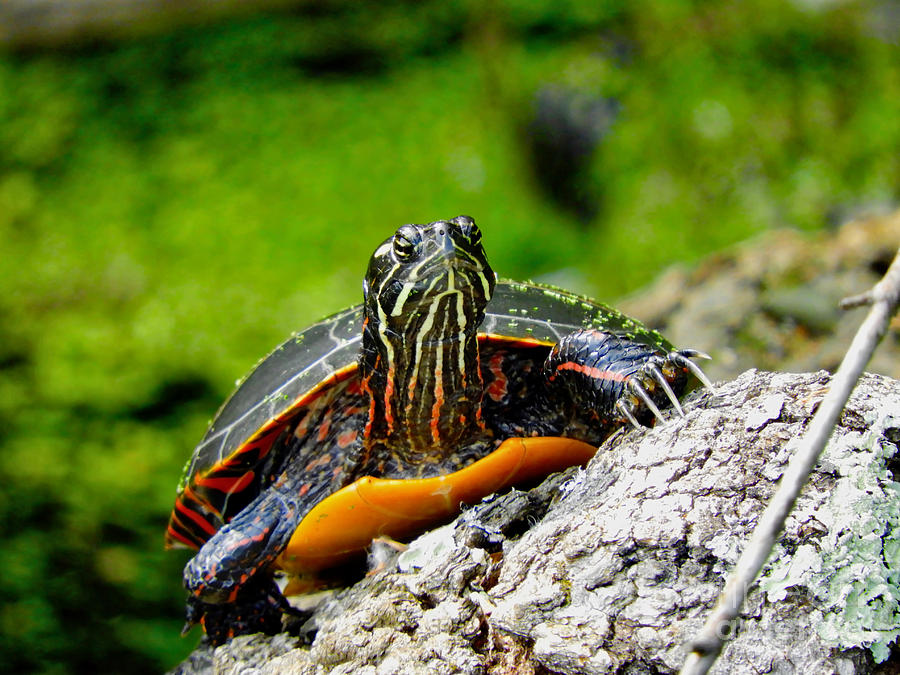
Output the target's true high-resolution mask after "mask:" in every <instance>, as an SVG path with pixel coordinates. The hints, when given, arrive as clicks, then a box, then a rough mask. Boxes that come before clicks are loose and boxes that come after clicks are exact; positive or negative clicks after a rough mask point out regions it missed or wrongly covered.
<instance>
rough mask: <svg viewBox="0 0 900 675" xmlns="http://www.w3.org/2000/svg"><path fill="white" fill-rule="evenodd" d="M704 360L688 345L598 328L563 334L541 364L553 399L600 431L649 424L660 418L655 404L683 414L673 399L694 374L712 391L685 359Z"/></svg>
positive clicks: (702, 375) (697, 368)
mask: <svg viewBox="0 0 900 675" xmlns="http://www.w3.org/2000/svg"><path fill="white" fill-rule="evenodd" d="M694 357H705V358H709V357H708V356H706V355H705V354H703V353H702V352H699V351H696V350H693V349H684V350H680V351H670V352H668V353H666V352H665V351H662V350H660V349H656V348H654V347H652V346H649V345H647V344H644V343H641V342H635V341H633V340H629V339H627V338H624V337H621V336H618V335H614V334H612V333H606V332H603V331H599V330H579V331H575V332H574V333H570V334H569V335H567V336H565V337H564V338H563V339H562V340H560V341H559V343H558V344H557V345H556V346H555V347H554V348H553V350H552V351H551V352H550V355H549V356H548V357H547V360H546V362H545V363H544V368H543V371H544V377H545V379H546V382H547V387H548V392H549V393H550V395H551V396H553V397H561V398H562V399H564V400H566V399H567V400H568V401H569V402H570V404H571V405H572V406H573V409H572V414H573V415H574V417H575V418H576V419H579V420H583V421H584V422H585V423H587V424H588V425H590V426H593V427H595V428H597V427H598V426H599V427H600V429H601V432H604V433H603V435H604V436H605V435H607V433H608V432H610V431H612V430H613V429H614V428H617V427H618V426H620V425H621V424H624V423H631V424H632V425H633V426H635V427H638V426H640V425H645V426H646V425H649V424H650V423H651V422H652V420H653V418H654V417H655V418H657V419H660V420H662V419H663V417H662V413H661V411H660V408H667V407H669V406H672V407H674V408H675V410H676V411H677V412H678V413H679V414H684V413H683V411H682V409H681V405H680V403H679V402H678V399H679V398H680V397H681V396H682V395H683V394H684V391H685V388H686V386H687V382H688V374H689V373H693V374H694V375H695V376H696V377H697V378H698V379H699V380H700V381H701V382H702V383H703V384H704V385H705V386H707V387H708V388H709V389H711V390H712V383H711V382H710V381H709V379H708V378H707V377H706V375H705V374H704V373H703V371H702V370H700V368H699V367H698V366H697V365H696V364H695V363H693V362H692V361H691V360H690V359H691V358H694Z"/></svg>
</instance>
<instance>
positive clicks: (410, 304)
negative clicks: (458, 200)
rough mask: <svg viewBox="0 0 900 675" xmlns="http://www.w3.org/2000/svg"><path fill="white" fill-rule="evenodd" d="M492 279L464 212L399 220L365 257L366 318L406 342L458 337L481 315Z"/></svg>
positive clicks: (473, 227) (478, 236)
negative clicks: (422, 221) (419, 221)
mask: <svg viewBox="0 0 900 675" xmlns="http://www.w3.org/2000/svg"><path fill="white" fill-rule="evenodd" d="M495 282H496V280H495V276H494V271H493V270H492V269H491V266H490V264H488V261H487V258H486V257H485V254H484V248H483V247H482V245H481V231H480V230H479V229H478V226H477V225H476V224H475V221H474V220H472V219H471V218H469V217H468V216H459V217H457V218H453V219H452V220H439V221H437V222H434V223H429V224H428V225H403V226H402V227H400V228H399V229H398V230H397V231H396V232H395V233H394V235H393V236H392V237H390V238H388V239H387V240H386V241H385V242H384V243H383V244H381V246H379V247H378V248H377V249H376V250H375V253H374V254H372V258H371V260H370V261H369V270H368V272H367V274H366V279H365V282H364V283H363V295H364V297H365V308H366V317H367V320H368V321H369V322H372V323H377V324H380V330H382V331H388V332H390V333H392V334H393V336H394V337H396V338H399V339H401V340H402V341H403V342H404V343H407V344H409V345H412V344H415V343H416V342H417V341H420V340H424V341H426V342H436V341H445V340H452V339H454V338H457V339H458V338H462V337H463V335H464V334H468V335H471V334H474V333H475V331H477V330H478V326H479V325H481V322H482V321H483V320H484V310H485V307H486V306H487V303H488V301H489V300H490V299H491V294H492V293H493V291H494V284H495Z"/></svg>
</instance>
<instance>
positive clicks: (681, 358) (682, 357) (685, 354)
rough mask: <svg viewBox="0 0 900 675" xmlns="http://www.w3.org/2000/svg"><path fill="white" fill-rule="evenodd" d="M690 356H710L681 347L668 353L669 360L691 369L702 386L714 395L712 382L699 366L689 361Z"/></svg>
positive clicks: (705, 357)
mask: <svg viewBox="0 0 900 675" xmlns="http://www.w3.org/2000/svg"><path fill="white" fill-rule="evenodd" d="M692 358H700V359H709V358H712V357H711V356H709V354H705V353H703V352H701V351H698V350H696V349H682V350H681V351H680V352H670V353H669V360H670V361H672V362H673V363H675V364H676V365H679V366H683V367H684V368H687V369H688V370H689V371H691V372H692V373H693V374H694V377H696V378H697V379H698V380H700V383H701V384H702V385H703V386H704V387H706V389H707V390H708V391H709V393H710V394H712V395H713V396H715V395H716V394H717V392H716V388H715V387H714V386H713V383H712V382H711V381H710V379H709V378H708V377H707V376H706V373H704V372H703V370H701V369H700V366H698V365H697V364H696V363H694V362H693V361H691V359H692Z"/></svg>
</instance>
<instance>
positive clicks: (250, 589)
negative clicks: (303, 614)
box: [181, 574, 297, 646]
mask: <svg viewBox="0 0 900 675" xmlns="http://www.w3.org/2000/svg"><path fill="white" fill-rule="evenodd" d="M285 613H291V614H293V613H297V610H295V609H294V608H293V607H291V606H290V605H289V604H288V602H287V600H285V599H284V597H283V596H282V595H281V591H280V590H278V586H277V585H276V584H275V582H274V581H273V580H272V578H271V577H269V576H267V575H265V574H260V575H258V576H257V577H254V578H252V579H250V580H249V581H248V583H247V584H245V585H244V586H241V587H240V589H238V592H237V597H235V599H234V601H232V602H223V603H212V602H204V601H203V600H201V599H200V598H198V597H197V596H194V595H192V596H190V597H188V601H187V607H186V613H185V618H186V622H185V624H184V628H183V629H182V631H181V632H182V635H184V634H186V633H187V632H188V631H189V630H190V629H191V628H192V627H193V626H194V625H196V624H198V623H199V624H201V625H202V626H203V630H204V631H205V632H206V640H207V641H208V642H209V643H210V644H212V645H213V646H218V645H221V644H224V643H225V642H227V641H228V640H230V639H231V638H233V637H234V636H236V635H248V634H250V633H266V634H267V635H275V634H276V633H280V632H281V631H282V616H283V615H284V614H285Z"/></svg>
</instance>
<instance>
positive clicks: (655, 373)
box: [647, 362, 684, 417]
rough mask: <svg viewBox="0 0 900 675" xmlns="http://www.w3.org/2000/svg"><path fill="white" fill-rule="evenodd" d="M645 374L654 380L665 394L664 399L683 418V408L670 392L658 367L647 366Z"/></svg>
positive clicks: (651, 364)
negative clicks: (667, 400)
mask: <svg viewBox="0 0 900 675" xmlns="http://www.w3.org/2000/svg"><path fill="white" fill-rule="evenodd" d="M647 372H648V373H650V376H651V377H652V378H653V379H654V380H656V382H657V384H659V386H660V387H662V390H663V392H665V394H666V398H668V399H669V402H670V403H671V404H672V407H673V408H675V410H676V412H677V413H678V415H679V416H681V417H684V408H682V407H681V403H679V402H678V397H677V396H676V395H675V392H674V391H672V387H671V385H669V381H668V380H667V379H666V376H665V375H663V372H662V371H661V370H660V369H659V366H657V365H656V363H654V362H651V363H650V364H649V365H648V366H647Z"/></svg>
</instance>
